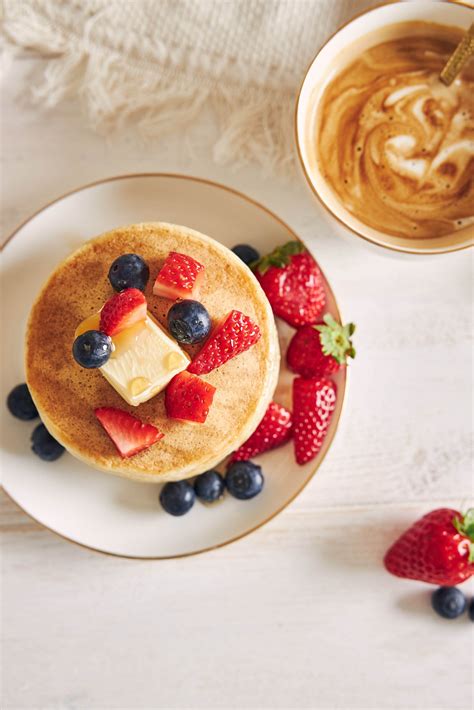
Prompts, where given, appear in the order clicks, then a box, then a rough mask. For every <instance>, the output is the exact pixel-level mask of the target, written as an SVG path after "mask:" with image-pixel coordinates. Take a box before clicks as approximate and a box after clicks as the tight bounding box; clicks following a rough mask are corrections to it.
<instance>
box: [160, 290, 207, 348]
mask: <svg viewBox="0 0 474 710" xmlns="http://www.w3.org/2000/svg"><path fill="white" fill-rule="evenodd" d="M211 325H212V324H211V317H210V315H209V313H208V312H207V310H206V309H205V308H204V306H203V305H202V303H199V301H192V300H190V299H187V300H185V301H178V302H177V303H175V304H174V305H173V306H171V308H170V309H169V311H168V328H169V331H170V333H171V335H172V336H173V338H175V340H177V341H178V343H185V344H186V345H193V344H194V343H200V342H202V341H203V340H204V339H205V338H207V336H208V335H209V333H210V331H211Z"/></svg>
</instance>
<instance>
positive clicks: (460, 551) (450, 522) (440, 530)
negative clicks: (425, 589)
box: [384, 508, 474, 586]
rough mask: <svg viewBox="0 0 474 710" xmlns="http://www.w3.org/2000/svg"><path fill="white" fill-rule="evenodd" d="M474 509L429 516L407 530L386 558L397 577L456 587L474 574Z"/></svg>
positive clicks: (447, 510)
mask: <svg viewBox="0 0 474 710" xmlns="http://www.w3.org/2000/svg"><path fill="white" fill-rule="evenodd" d="M473 543H474V509H472V508H471V509H470V510H468V511H467V513H466V514H465V515H464V516H462V515H461V513H459V512H458V511H457V510H452V509H451V508H438V509H436V510H432V511H431V513H427V515H424V516H423V517H422V518H420V520H417V521H416V522H415V523H414V524H413V525H412V526H411V527H410V528H408V530H406V531H405V532H404V533H403V534H402V535H401V536H400V537H399V538H398V540H397V541H396V542H395V543H394V544H393V545H392V546H391V547H390V549H389V550H388V552H387V554H386V555H385V558H384V564H385V567H386V569H387V570H388V571H389V572H390V573H391V574H394V575H396V576H397V577H404V578H406V579H418V580H420V581H421V582H428V583H429V584H441V585H443V586H455V585H456V584H460V583H461V582H464V581H465V580H466V579H468V578H469V577H471V575H473V574H474V544H473Z"/></svg>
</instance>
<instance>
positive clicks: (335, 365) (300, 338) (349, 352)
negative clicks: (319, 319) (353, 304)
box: [286, 313, 355, 377]
mask: <svg viewBox="0 0 474 710" xmlns="http://www.w3.org/2000/svg"><path fill="white" fill-rule="evenodd" d="M323 321H324V323H319V324H318V325H314V326H313V325H305V326H303V327H302V328H300V329H299V330H297V331H296V333H295V334H294V336H293V338H292V339H291V341H290V344H289V346H288V351H287V353H286V361H287V363H288V367H289V368H290V370H293V372H297V373H298V374H299V375H301V376H302V377H323V376H324V375H331V374H333V373H334V372H337V371H338V370H339V368H340V367H341V365H345V364H346V363H347V358H348V357H352V358H353V357H355V350H354V347H353V346H352V342H351V335H352V334H353V333H354V331H355V325H354V324H353V323H348V324H347V325H341V324H340V323H338V322H337V321H335V320H334V318H333V317H332V316H331V315H329V313H326V315H325V316H324V318H323Z"/></svg>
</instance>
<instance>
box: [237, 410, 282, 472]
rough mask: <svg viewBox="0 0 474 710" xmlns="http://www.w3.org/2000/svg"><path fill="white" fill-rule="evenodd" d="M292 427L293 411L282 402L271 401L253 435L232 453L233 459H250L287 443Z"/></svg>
mask: <svg viewBox="0 0 474 710" xmlns="http://www.w3.org/2000/svg"><path fill="white" fill-rule="evenodd" d="M292 427H293V422H292V418H291V412H289V411H288V409H285V407H282V405H281V404H277V403H276V402H270V404H269V405H268V408H267V411H266V412H265V415H264V417H263V419H262V421H261V422H260V424H259V425H258V427H257V428H256V429H255V431H254V433H253V434H252V436H250V437H249V438H248V439H247V441H246V442H245V443H243V444H242V446H241V447H240V448H238V449H237V451H235V452H234V453H233V454H232V458H231V461H248V459H251V458H253V457H254V456H258V454H263V452H264V451H270V449H275V448H276V447H277V446H281V445H282V444H286V442H287V441H288V440H289V439H291V434H292Z"/></svg>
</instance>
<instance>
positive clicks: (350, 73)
mask: <svg viewBox="0 0 474 710" xmlns="http://www.w3.org/2000/svg"><path fill="white" fill-rule="evenodd" d="M378 34H379V35H380V40H381V41H380V42H379V43H377V44H373V41H372V42H371V41H367V38H366V42H365V44H366V47H365V48H364V46H363V44H364V42H363V41H361V46H359V47H358V45H357V43H356V44H353V45H351V46H350V47H348V48H347V49H346V56H341V58H340V60H341V65H340V66H341V69H340V70H339V71H338V70H337V68H336V71H335V74H334V76H333V77H332V79H331V80H330V81H329V83H328V85H327V86H326V88H325V90H324V93H323V95H322V97H321V99H320V101H319V102H318V107H317V111H316V112H315V114H314V115H313V127H312V129H311V134H312V136H313V150H314V154H313V155H314V159H315V161H316V162H317V165H318V170H319V173H320V174H321V176H322V177H323V178H324V179H325V181H326V183H327V184H328V186H329V187H330V188H331V190H332V191H333V193H335V195H336V196H337V198H338V200H339V201H340V202H341V203H342V205H344V207H345V208H346V209H347V210H348V212H350V213H351V214H352V215H353V216H354V217H355V218H357V219H358V220H360V221H361V222H363V223H365V224H366V225H368V226H369V227H371V228H373V229H375V230H379V231H380V232H382V233H385V234H391V235H394V236H396V237H401V238H403V239H417V240H419V239H433V238H437V237H443V236H445V235H450V234H453V233H455V232H457V231H458V230H464V229H465V228H466V227H468V226H469V225H471V226H472V225H473V224H474V63H473V62H471V63H470V64H468V65H467V66H466V67H465V68H464V69H463V71H462V72H461V73H460V75H459V76H458V77H457V78H456V79H455V80H454V82H453V84H452V85H451V86H449V87H446V86H444V84H442V83H441V81H440V79H439V74H440V71H441V69H442V68H443V66H444V65H445V63H446V61H447V59H448V57H449V56H450V54H451V53H452V52H453V50H454V49H455V47H456V45H457V44H458V42H459V41H460V40H461V38H462V34H463V33H462V31H461V30H460V29H457V28H456V27H452V26H450V27H448V26H442V25H438V24H434V23H430V22H419V21H414V22H405V23H398V24H394V25H392V26H389V27H385V28H383V30H382V31H381V32H380V31H379V32H378ZM361 47H362V48H361ZM347 52H350V54H351V60H350V61H348V59H347ZM343 54H344V53H343ZM342 67H344V68H342Z"/></svg>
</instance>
